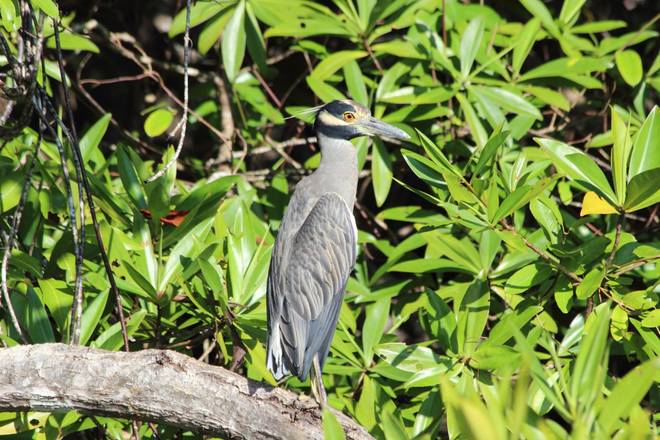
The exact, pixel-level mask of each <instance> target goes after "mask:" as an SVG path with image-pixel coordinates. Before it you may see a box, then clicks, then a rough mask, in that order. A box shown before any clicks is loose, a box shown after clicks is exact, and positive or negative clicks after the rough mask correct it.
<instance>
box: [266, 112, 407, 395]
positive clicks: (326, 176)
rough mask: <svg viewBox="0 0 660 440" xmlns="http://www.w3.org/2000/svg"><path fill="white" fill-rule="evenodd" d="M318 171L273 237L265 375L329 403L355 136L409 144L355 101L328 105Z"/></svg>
mask: <svg viewBox="0 0 660 440" xmlns="http://www.w3.org/2000/svg"><path fill="white" fill-rule="evenodd" d="M314 130H315V131H316V135H317V137H318V143H319V145H320V147H321V164H320V166H319V167H318V169H317V170H316V171H314V172H313V173H312V174H311V175H310V176H308V177H305V178H304V179H302V180H301V181H300V183H298V185H297V186H296V189H295V191H294V193H293V196H292V197H291V201H290V202H289V206H288V207H287V209H286V212H285V213H284V218H283V219H282V223H281V225H280V230H279V232H278V234H277V240H276V241H275V247H274V248H273V256H272V259H271V263H270V270H269V273H268V294H267V296H268V361H267V363H268V369H269V370H270V371H271V372H272V373H273V375H274V376H275V378H276V379H278V380H279V379H281V378H282V377H283V376H284V375H286V374H294V375H296V376H298V378H300V379H301V380H305V378H306V377H307V374H308V373H309V370H310V367H312V366H313V367H314V372H313V375H312V390H313V391H314V393H315V394H316V396H317V399H318V400H319V403H320V404H321V405H322V406H323V405H325V402H326V397H325V390H324V388H323V382H322V381H321V368H322V367H323V363H324V361H325V358H326V356H327V355H328V351H329V349H330V342H331V341H332V336H333V335H334V332H335V326H336V325H337V318H338V317H339V309H340V307H341V303H342V300H343V297H344V289H345V287H346V281H347V280H348V277H349V275H350V273H351V270H352V268H353V265H354V264H355V258H356V254H357V229H356V227H355V219H354V218H353V203H354V202H355V192H356V188H357V183H358V169H357V154H356V151H355V147H354V146H353V144H351V142H350V141H349V140H350V139H353V138H355V137H358V136H372V135H379V136H386V137H390V138H396V139H402V140H404V139H409V136H408V135H407V134H406V133H405V132H403V131H402V130H399V129H398V128H396V127H393V126H391V125H389V124H386V123H384V122H381V121H379V120H378V119H376V118H374V117H372V116H371V113H370V112H369V110H368V109H367V108H365V107H363V106H361V105H359V104H357V103H355V102H353V101H332V102H331V103H329V104H326V105H325V106H323V107H322V108H321V109H320V110H319V111H318V114H317V116H316V122H315V124H314Z"/></svg>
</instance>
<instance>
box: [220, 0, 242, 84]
mask: <svg viewBox="0 0 660 440" xmlns="http://www.w3.org/2000/svg"><path fill="white" fill-rule="evenodd" d="M244 57H245V0H240V1H239V2H238V4H237V6H236V9H235V10H234V12H233V14H232V16H231V18H230V19H229V21H228V22H227V25H226V27H225V29H224V31H223V32H222V64H223V66H224V68H225V74H226V75H227V78H229V81H231V82H232V83H233V82H234V81H235V80H236V77H237V76H238V71H239V69H240V68H241V65H242V64H243V58H244Z"/></svg>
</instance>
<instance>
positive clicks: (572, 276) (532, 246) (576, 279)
mask: <svg viewBox="0 0 660 440" xmlns="http://www.w3.org/2000/svg"><path fill="white" fill-rule="evenodd" d="M500 224H501V225H502V226H503V227H504V229H506V230H507V231H510V232H513V233H514V234H516V235H517V236H518V237H520V238H521V239H522V241H523V243H525V246H527V247H528V248H529V249H531V250H532V251H533V252H534V253H536V254H537V255H538V256H539V257H541V258H542V259H543V260H544V261H545V262H546V263H548V264H549V265H551V266H553V267H554V268H555V269H557V270H559V271H560V272H561V273H563V274H564V275H566V276H567V277H568V278H570V279H571V280H572V281H573V282H575V283H577V284H580V283H581V282H582V278H581V277H579V276H578V275H576V274H574V273H573V272H571V271H570V270H568V269H567V268H566V267H564V266H563V265H562V264H561V263H559V262H558V261H556V259H555V257H554V256H551V255H550V254H548V253H547V252H545V251H543V250H541V249H539V248H538V247H537V246H536V245H535V244H534V243H532V242H531V241H529V240H527V238H526V237H525V236H523V235H522V234H521V233H520V232H519V231H518V230H517V229H516V228H514V227H513V226H511V225H509V224H508V223H506V222H505V221H501V222H500Z"/></svg>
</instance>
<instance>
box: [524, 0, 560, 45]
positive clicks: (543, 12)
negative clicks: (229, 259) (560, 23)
mask: <svg viewBox="0 0 660 440" xmlns="http://www.w3.org/2000/svg"><path fill="white" fill-rule="evenodd" d="M520 3H522V5H523V6H524V7H525V8H526V9H527V10H528V11H529V12H530V13H531V14H532V15H533V16H534V17H536V18H538V19H539V20H540V21H541V23H543V27H545V29H546V30H547V31H548V32H550V33H551V34H552V35H553V36H555V37H557V36H558V35H559V28H558V27H557V24H556V23H555V21H554V20H553V18H552V15H551V14H550V11H548V8H546V7H545V5H544V4H543V2H542V1H541V0H520Z"/></svg>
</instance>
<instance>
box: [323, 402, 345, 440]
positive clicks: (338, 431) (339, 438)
mask: <svg viewBox="0 0 660 440" xmlns="http://www.w3.org/2000/svg"><path fill="white" fill-rule="evenodd" d="M323 438H324V439H326V440H344V439H345V438H346V437H345V436H344V429H343V428H342V427H341V424H340V423H339V422H338V421H337V418H336V417H335V415H334V414H333V413H332V411H330V409H329V408H327V407H326V408H323Z"/></svg>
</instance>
